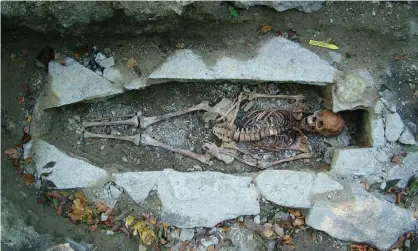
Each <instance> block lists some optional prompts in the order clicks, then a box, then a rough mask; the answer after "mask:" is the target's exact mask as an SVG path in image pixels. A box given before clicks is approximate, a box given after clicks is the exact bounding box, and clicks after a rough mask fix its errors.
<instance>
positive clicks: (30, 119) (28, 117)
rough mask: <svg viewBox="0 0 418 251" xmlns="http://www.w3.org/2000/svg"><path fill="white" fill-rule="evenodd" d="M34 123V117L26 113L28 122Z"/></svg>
mask: <svg viewBox="0 0 418 251" xmlns="http://www.w3.org/2000/svg"><path fill="white" fill-rule="evenodd" d="M31 121H32V115H30V114H29V112H26V122H27V123H30V122H31Z"/></svg>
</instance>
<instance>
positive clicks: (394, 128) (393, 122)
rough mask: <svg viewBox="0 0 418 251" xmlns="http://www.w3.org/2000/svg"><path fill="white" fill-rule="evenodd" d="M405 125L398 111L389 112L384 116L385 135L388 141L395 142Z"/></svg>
mask: <svg viewBox="0 0 418 251" xmlns="http://www.w3.org/2000/svg"><path fill="white" fill-rule="evenodd" d="M404 128H405V126H404V124H403V122H402V119H401V117H400V116H399V114H398V113H391V114H388V115H386V117H385V137H386V139H387V140H388V141H389V142H395V141H396V140H398V138H399V136H401V134H402V132H403V130H404Z"/></svg>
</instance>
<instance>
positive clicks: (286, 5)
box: [234, 1, 323, 13]
mask: <svg viewBox="0 0 418 251" xmlns="http://www.w3.org/2000/svg"><path fill="white" fill-rule="evenodd" d="M234 4H235V5H236V6H237V7H240V8H247V9H248V8H249V7H251V6H256V5H265V6H269V7H271V8H273V9H275V10H277V11H279V12H282V11H285V10H289V9H295V8H296V9H297V10H299V11H302V12H306V13H311V12H313V11H317V10H319V9H321V7H322V5H323V1H315V2H310V1H305V2H298V1H295V2H293V1H235V2H234Z"/></svg>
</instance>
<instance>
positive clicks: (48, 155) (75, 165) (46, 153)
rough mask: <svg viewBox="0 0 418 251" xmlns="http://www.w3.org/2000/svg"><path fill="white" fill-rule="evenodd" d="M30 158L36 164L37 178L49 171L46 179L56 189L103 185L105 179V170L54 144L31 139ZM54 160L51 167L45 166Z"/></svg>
mask: <svg viewBox="0 0 418 251" xmlns="http://www.w3.org/2000/svg"><path fill="white" fill-rule="evenodd" d="M32 141H33V146H32V152H31V154H32V158H33V162H34V163H35V165H36V170H37V175H38V178H39V177H40V176H41V175H43V174H45V173H49V175H48V176H47V177H43V179H47V180H50V181H52V182H53V183H54V184H55V186H56V187H57V189H70V188H80V187H96V186H103V185H104V182H106V180H107V172H106V171H105V170H104V169H101V168H99V167H97V166H95V165H93V164H91V163H89V162H87V160H84V159H81V158H80V159H79V158H75V157H71V156H69V155H68V154H67V153H65V152H63V151H61V150H59V149H58V148H56V147H55V146H53V145H51V144H49V143H47V142H45V141H43V140H40V139H33V140H32ZM52 161H53V162H55V165H54V166H53V167H52V168H45V167H46V166H47V164H48V163H50V162H52Z"/></svg>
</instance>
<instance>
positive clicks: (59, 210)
mask: <svg viewBox="0 0 418 251" xmlns="http://www.w3.org/2000/svg"><path fill="white" fill-rule="evenodd" d="M57 215H58V216H61V215H62V206H59V207H58V208H57Z"/></svg>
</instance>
